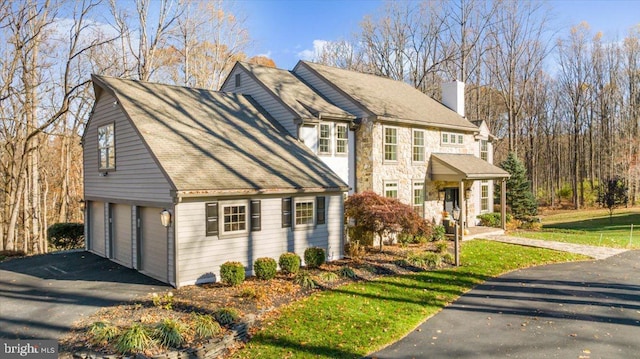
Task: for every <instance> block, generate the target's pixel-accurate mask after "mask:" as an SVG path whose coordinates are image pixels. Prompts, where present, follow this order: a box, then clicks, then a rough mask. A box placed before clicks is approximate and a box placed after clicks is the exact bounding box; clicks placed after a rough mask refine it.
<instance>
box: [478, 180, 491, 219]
mask: <svg viewBox="0 0 640 359" xmlns="http://www.w3.org/2000/svg"><path fill="white" fill-rule="evenodd" d="M480 211H482V212H488V211H489V181H482V182H481V183H480Z"/></svg>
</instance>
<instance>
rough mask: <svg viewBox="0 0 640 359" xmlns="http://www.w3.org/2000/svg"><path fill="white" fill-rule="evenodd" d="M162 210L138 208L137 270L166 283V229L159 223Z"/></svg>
mask: <svg viewBox="0 0 640 359" xmlns="http://www.w3.org/2000/svg"><path fill="white" fill-rule="evenodd" d="M160 212H162V208H154V207H140V208H139V212H138V213H139V215H140V246H139V248H140V262H141V263H140V265H139V266H138V269H139V270H140V271H141V272H142V273H144V274H146V275H148V276H150V277H153V278H156V279H158V280H161V281H163V282H166V281H167V280H168V278H167V261H168V259H167V229H166V228H165V227H164V226H162V223H161V222H160Z"/></svg>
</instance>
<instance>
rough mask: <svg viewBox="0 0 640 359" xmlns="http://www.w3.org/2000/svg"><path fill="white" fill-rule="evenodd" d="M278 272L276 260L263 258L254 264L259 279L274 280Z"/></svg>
mask: <svg viewBox="0 0 640 359" xmlns="http://www.w3.org/2000/svg"><path fill="white" fill-rule="evenodd" d="M277 270H278V264H277V263H276V260H275V259H273V258H269V257H263V258H258V259H256V261H255V262H253V271H254V272H255V274H256V277H258V279H262V280H269V279H273V278H275V276H276V271H277Z"/></svg>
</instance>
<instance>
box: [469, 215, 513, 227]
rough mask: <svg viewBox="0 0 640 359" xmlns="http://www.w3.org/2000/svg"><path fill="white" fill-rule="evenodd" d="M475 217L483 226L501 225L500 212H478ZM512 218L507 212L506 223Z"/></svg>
mask: <svg viewBox="0 0 640 359" xmlns="http://www.w3.org/2000/svg"><path fill="white" fill-rule="evenodd" d="M477 218H478V219H479V220H480V225H481V226H484V227H494V228H500V227H501V226H502V220H501V218H502V216H501V215H500V213H496V212H493V213H484V214H479V215H478V216H477ZM512 220H513V218H512V217H511V215H510V214H509V213H507V223H509V222H511V221H512Z"/></svg>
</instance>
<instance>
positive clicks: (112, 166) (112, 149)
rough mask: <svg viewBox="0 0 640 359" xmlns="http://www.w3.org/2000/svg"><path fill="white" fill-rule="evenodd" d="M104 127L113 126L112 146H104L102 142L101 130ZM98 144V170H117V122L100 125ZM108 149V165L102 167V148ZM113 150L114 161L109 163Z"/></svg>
mask: <svg viewBox="0 0 640 359" xmlns="http://www.w3.org/2000/svg"><path fill="white" fill-rule="evenodd" d="M103 128H111V137H113V143H112V144H111V146H107V147H102V144H101V143H100V130H101V129H103ZM97 144H98V170H99V171H100V172H110V171H115V170H116V123H115V122H110V123H107V124H104V125H101V126H98V134H97ZM103 149H106V150H107V152H106V159H107V166H106V167H102V150H103ZM111 152H113V163H109V154H110V153H111Z"/></svg>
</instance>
